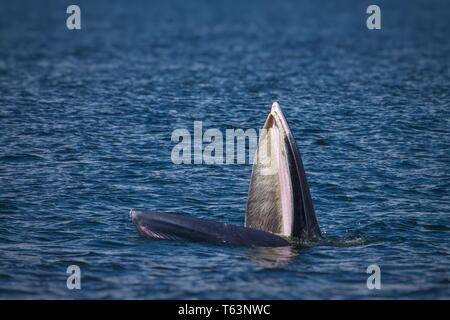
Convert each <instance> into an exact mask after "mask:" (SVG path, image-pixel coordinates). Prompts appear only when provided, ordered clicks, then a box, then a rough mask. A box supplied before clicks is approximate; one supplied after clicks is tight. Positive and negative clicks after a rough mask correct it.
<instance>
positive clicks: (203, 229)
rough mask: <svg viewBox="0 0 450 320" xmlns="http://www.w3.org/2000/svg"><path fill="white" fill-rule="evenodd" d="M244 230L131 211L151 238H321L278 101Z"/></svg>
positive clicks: (235, 241)
mask: <svg viewBox="0 0 450 320" xmlns="http://www.w3.org/2000/svg"><path fill="white" fill-rule="evenodd" d="M260 132H261V133H260V137H259V141H258V147H257V149H256V154H255V156H254V160H253V166H252V174H251V177H250V183H249V188H248V197H247V206H246V212H245V222H244V225H243V226H238V225H233V224H227V223H223V222H219V221H214V220H211V219H203V218H197V217H192V216H189V215H186V214H181V213H165V212H157V211H149V210H145V209H140V208H133V209H131V211H130V217H131V220H132V223H133V224H134V226H135V227H136V229H137V231H138V233H139V235H140V236H142V237H145V238H151V239H160V240H175V241H186V242H205V243H214V244H229V245H240V246H255V247H282V246H289V245H290V244H291V243H292V242H293V241H296V242H298V241H301V242H317V241H320V240H321V239H322V234H321V231H320V226H319V223H318V221H317V218H316V214H315V210H314V206H313V202H312V197H311V192H310V188H309V185H308V181H307V177H306V173H305V169H304V165H303V162H302V159H301V155H300V151H299V148H298V146H297V144H296V142H295V139H294V136H293V134H292V131H291V130H290V128H289V125H288V123H287V120H286V117H285V115H284V113H283V111H282V109H281V107H280V105H279V104H278V103H277V102H274V103H273V104H272V108H271V110H270V112H269V114H268V116H267V118H266V121H265V123H264V125H263V127H262V130H261V131H260Z"/></svg>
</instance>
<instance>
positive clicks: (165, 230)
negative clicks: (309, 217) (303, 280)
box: [130, 209, 289, 247]
mask: <svg viewBox="0 0 450 320" xmlns="http://www.w3.org/2000/svg"><path fill="white" fill-rule="evenodd" d="M130 216H131V220H132V221H133V224H134V225H135V226H136V229H137V230H138V232H139V234H140V235H141V236H143V237H146V238H152V239H160V240H177V241H190V242H206V243H216V244H230V245H240V246H255V247H282V246H289V242H288V241H287V240H285V239H283V238H282V237H280V236H277V235H275V234H272V233H270V232H265V231H260V230H256V229H251V228H247V227H240V226H236V225H231V224H226V223H221V222H216V221H211V220H206V219H199V218H193V217H189V216H186V215H182V214H171V213H160V212H151V211H145V210H141V209H132V210H131V211H130Z"/></svg>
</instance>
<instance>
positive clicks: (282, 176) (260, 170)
mask: <svg viewBox="0 0 450 320" xmlns="http://www.w3.org/2000/svg"><path fill="white" fill-rule="evenodd" d="M245 226H247V227H250V228H254V229H258V230H263V231H267V232H271V233H275V234H281V235H283V236H286V237H294V238H299V239H301V240H302V241H317V240H320V239H321V237H322V236H321V232H320V228H319V224H318V222H317V219H316V215H315V211H314V207H313V204H312V198H311V193H310V191H309V186H308V181H307V179H306V174H305V170H304V167H303V163H302V159H301V156H300V152H299V150H298V147H297V144H296V143H295V140H294V136H293V135H292V132H291V130H290V129H289V126H288V124H287V121H286V118H285V117H284V114H283V112H282V111H281V108H280V106H279V105H278V103H276V102H275V103H274V104H273V105H272V110H271V112H270V114H269V116H268V117H267V120H266V122H265V124H264V126H263V130H262V133H261V135H260V140H259V145H258V150H257V153H256V156H255V161H254V163H253V170H252V176H251V179H250V186H249V191H248V199H247V211H246V216H245Z"/></svg>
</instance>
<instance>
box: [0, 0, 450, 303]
mask: <svg viewBox="0 0 450 320" xmlns="http://www.w3.org/2000/svg"><path fill="white" fill-rule="evenodd" d="M242 2H243V1H234V0H232V1H206V0H204V1H197V0H194V1H170V2H169V1H148V2H144V1H142V2H139V1H132V2H131V1H128V2H125V1H120V2H119V1H81V0H77V1H76V2H75V3H76V4H78V5H79V6H80V8H81V23H82V29H81V30H79V31H69V30H67V28H66V18H67V16H68V15H67V14H66V6H67V4H66V3H64V2H60V1H39V2H38V1H2V2H1V3H0V298H7V299H9V298H27V299H28V298H42V299H73V298H76V299H78V298H82V299H107V298H113V299H166V298H170V299H212V298H214V299H221V298H225V299H379V298H393V299H435V298H450V271H449V266H450V249H449V248H450V247H449V238H450V216H449V210H450V193H449V191H450V170H449V164H450V153H449V151H450V90H449V89H450V68H449V67H450V43H449V34H450V25H449V21H450V6H449V3H448V2H446V1H436V0H432V1H378V2H377V4H378V5H379V6H380V7H381V16H382V29H381V30H375V31H370V30H368V29H367V28H366V18H367V16H368V15H367V14H366V8H367V6H368V5H370V4H372V3H371V2H369V1H365V0H363V1H339V2H338V1H336V2H332V1H329V2H326V1H317V0H316V1H280V2H278V1H249V2H245V3H242ZM273 101H279V103H280V104H281V105H282V106H283V107H284V111H285V114H286V117H287V120H288V122H289V124H290V127H291V129H292V130H293V133H294V136H295V138H296V140H297V143H298V145H299V148H300V151H301V153H302V157H303V162H304V165H305V169H306V173H307V176H308V179H309V183H310V187H311V192H312V196H313V200H314V205H315V209H316V214H317V218H318V220H319V224H320V226H321V228H322V232H323V233H324V235H325V237H326V239H325V241H324V242H323V243H320V244H316V245H307V246H293V247H287V248H278V249H273V248H272V249H268V248H247V247H235V246H226V245H223V246H218V245H209V244H197V243H180V242H171V241H152V240H148V239H142V238H140V237H139V236H138V234H137V232H136V230H135V228H134V227H133V225H132V223H131V221H130V218H129V214H128V213H129V210H130V209H131V208H133V207H141V208H147V209H150V210H156V211H168V212H184V213H186V214H189V215H192V216H196V217H201V218H208V219H213V220H217V221H224V222H229V223H234V224H241V225H242V224H243V222H244V212H245V206H246V197H247V188H248V183H249V178H250V174H251V165H249V164H245V165H243V164H240V165H238V164H234V165H232V164H229V165H205V164H203V165H189V164H185V165H176V164H174V163H173V162H172V161H171V151H172V148H173V147H174V145H175V143H173V142H172V141H171V134H172V132H173V130H175V129H179V128H186V129H188V130H189V131H191V132H193V122H194V121H203V127H204V129H207V128H218V129H219V130H221V131H223V132H225V130H226V129H228V128H242V129H248V128H254V129H259V128H260V127H261V126H262V125H263V122H264V120H265V117H266V116H267V114H268V112H269V110H270V106H271V103H272V102H273ZM372 264H376V265H378V266H379V267H380V269H381V289H380V290H369V289H368V288H367V286H366V281H367V278H368V276H369V275H368V274H367V273H366V269H367V267H368V266H369V265H372ZM69 265H78V266H79V267H80V268H81V289H80V290H68V289H67V287H66V280H67V277H68V275H67V274H66V269H67V267H68V266H69Z"/></svg>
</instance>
